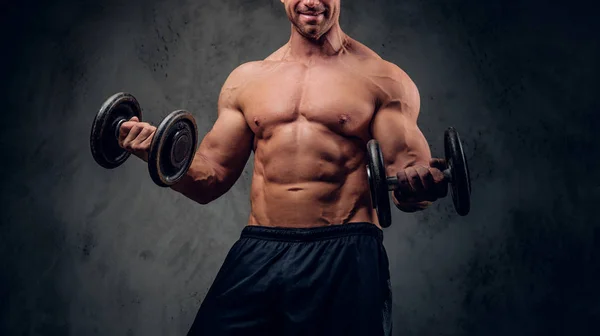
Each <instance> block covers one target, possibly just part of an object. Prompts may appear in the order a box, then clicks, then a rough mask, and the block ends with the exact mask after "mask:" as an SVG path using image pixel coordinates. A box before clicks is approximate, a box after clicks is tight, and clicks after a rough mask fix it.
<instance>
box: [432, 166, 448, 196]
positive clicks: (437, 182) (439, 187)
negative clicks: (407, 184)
mask: <svg viewBox="0 0 600 336" xmlns="http://www.w3.org/2000/svg"><path fill="white" fill-rule="evenodd" d="M429 173H430V174H431V178H432V179H433V187H432V188H431V191H432V194H433V195H435V198H436V199H438V198H442V197H446V195H447V194H448V181H446V177H445V176H444V173H443V172H442V171H441V170H439V169H437V168H430V169H429Z"/></svg>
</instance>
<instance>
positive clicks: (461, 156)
mask: <svg viewBox="0 0 600 336" xmlns="http://www.w3.org/2000/svg"><path fill="white" fill-rule="evenodd" d="M444 149H445V155H446V162H447V164H448V169H446V170H444V172H443V173H444V177H445V180H446V181H447V182H448V183H450V186H451V194H452V200H453V203H454V208H455V210H456V212H457V213H458V214H459V215H460V216H466V215H467V214H468V213H469V211H470V209H471V177H470V174H469V166H468V165H467V159H466V158H465V153H464V151H463V146H462V142H461V141H460V136H459V135H458V132H457V131H456V129H455V128H453V127H449V128H448V129H446V131H445V133H444ZM367 156H368V158H367V160H368V162H367V178H368V180H369V188H370V190H371V200H372V202H373V207H374V208H375V209H376V210H377V217H378V218H379V224H380V225H381V226H382V227H389V226H390V225H391V224H392V213H391V210H390V195H389V192H390V191H393V190H396V189H397V188H398V185H399V184H398V178H397V177H396V176H386V173H385V166H384V164H383V162H384V161H383V154H382V152H381V148H380V147H379V142H378V141H377V140H375V139H372V140H369V142H368V143H367Z"/></svg>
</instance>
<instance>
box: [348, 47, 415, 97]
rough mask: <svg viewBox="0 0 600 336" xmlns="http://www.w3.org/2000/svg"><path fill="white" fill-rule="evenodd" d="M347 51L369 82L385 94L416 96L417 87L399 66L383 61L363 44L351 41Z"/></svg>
mask: <svg viewBox="0 0 600 336" xmlns="http://www.w3.org/2000/svg"><path fill="white" fill-rule="evenodd" d="M349 49H350V50H351V52H352V54H353V56H354V59H355V60H354V62H356V63H357V64H355V65H356V66H357V67H358V68H360V69H361V70H362V72H363V75H364V76H367V77H368V78H369V79H370V80H371V81H373V82H375V83H376V84H377V86H378V87H380V88H381V89H383V91H385V92H386V93H388V94H390V95H392V96H397V95H400V94H411V95H414V94H417V95H418V90H417V86H416V84H415V83H414V81H413V80H412V79H411V77H410V76H409V75H408V74H407V73H406V71H404V70H403V69H402V68H400V66H398V65H396V64H394V63H392V62H390V61H388V60H385V59H384V58H382V57H381V56H380V55H379V54H377V53H376V52H375V51H373V50H371V49H370V48H368V47H367V46H365V45H364V44H362V43H360V42H358V41H356V40H353V39H351V40H350V42H349Z"/></svg>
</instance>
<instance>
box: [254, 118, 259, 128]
mask: <svg viewBox="0 0 600 336" xmlns="http://www.w3.org/2000/svg"><path fill="white" fill-rule="evenodd" d="M254 125H256V126H258V127H260V120H258V117H254Z"/></svg>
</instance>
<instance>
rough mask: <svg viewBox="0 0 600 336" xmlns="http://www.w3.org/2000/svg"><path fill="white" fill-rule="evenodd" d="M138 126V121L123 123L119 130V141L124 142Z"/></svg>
mask: <svg viewBox="0 0 600 336" xmlns="http://www.w3.org/2000/svg"><path fill="white" fill-rule="evenodd" d="M137 124H138V122H137V121H126V122H124V123H122V124H121V127H120V128H119V141H121V142H123V140H125V138H127V135H128V134H129V132H130V131H131V129H132V128H133V127H134V126H135V125H137Z"/></svg>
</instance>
